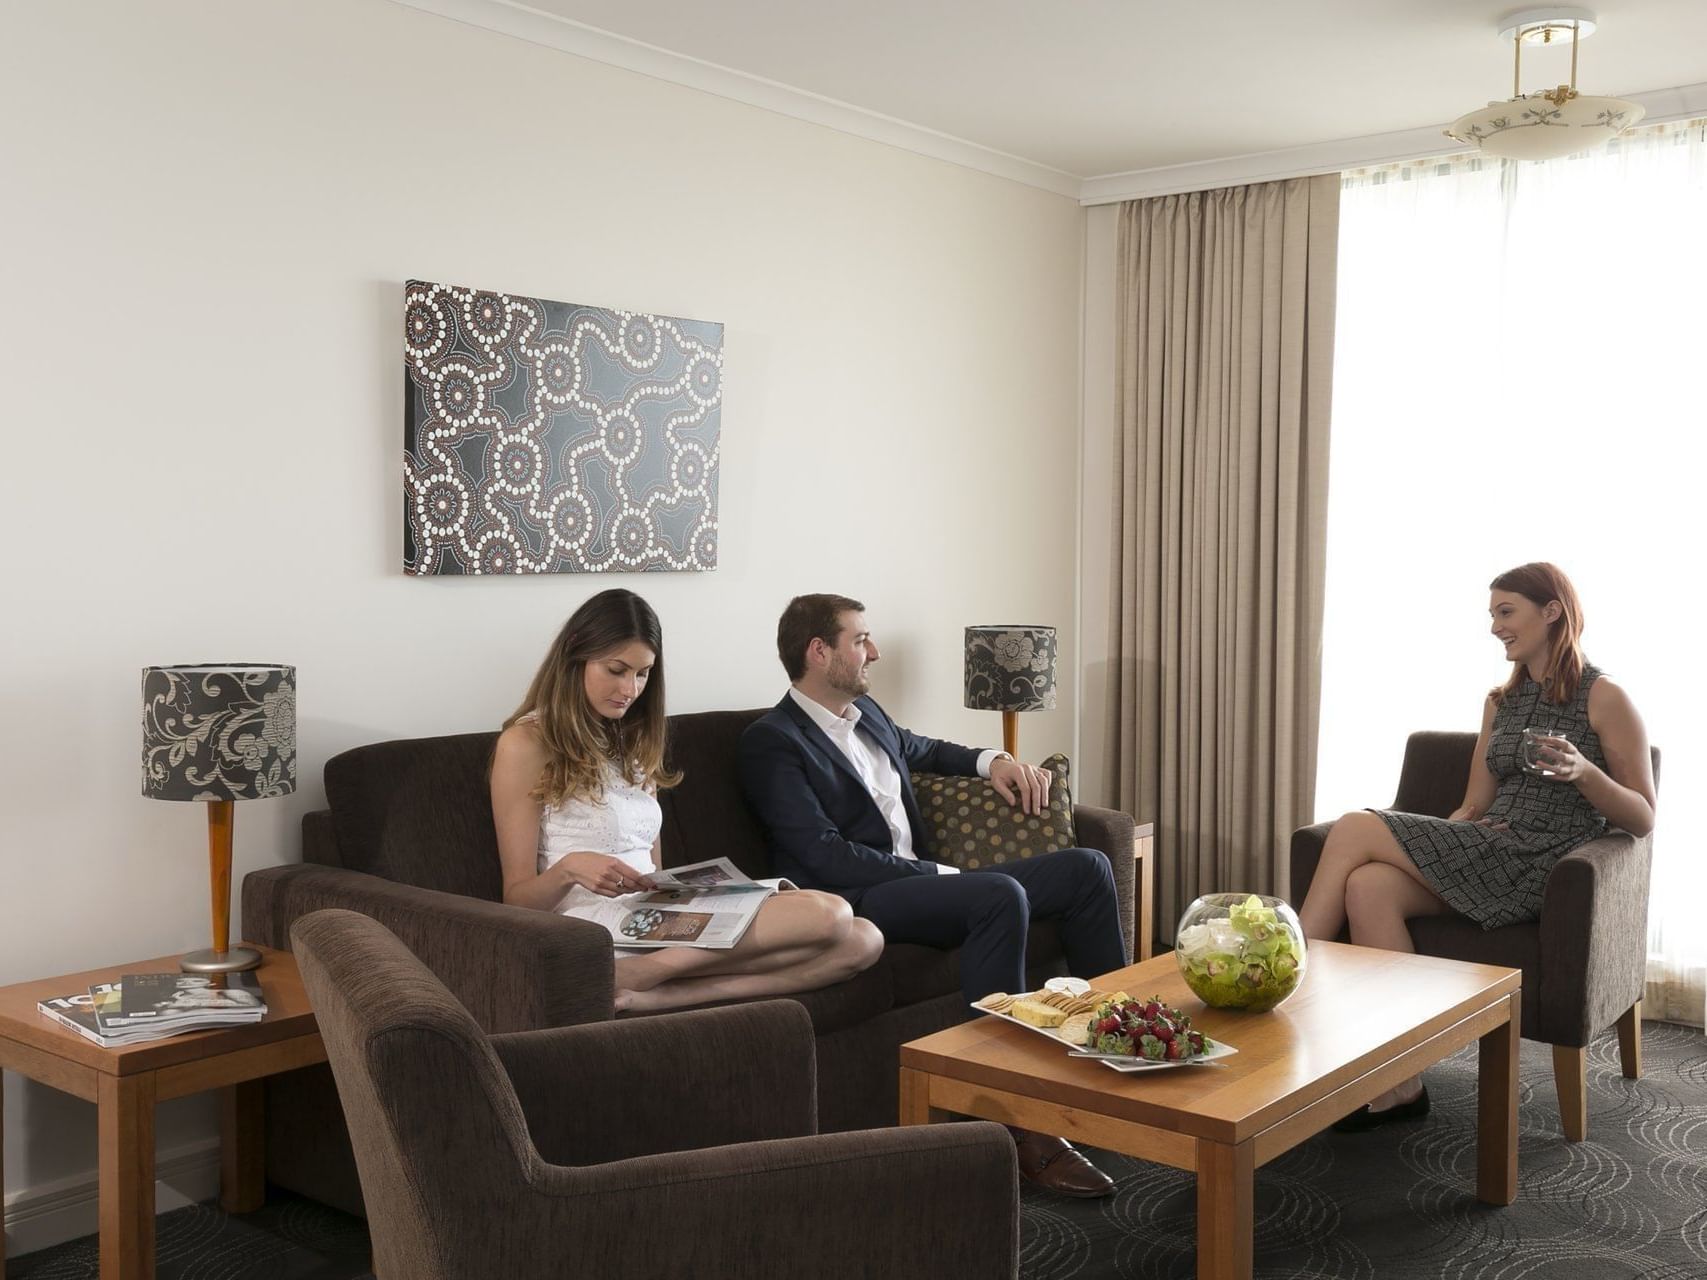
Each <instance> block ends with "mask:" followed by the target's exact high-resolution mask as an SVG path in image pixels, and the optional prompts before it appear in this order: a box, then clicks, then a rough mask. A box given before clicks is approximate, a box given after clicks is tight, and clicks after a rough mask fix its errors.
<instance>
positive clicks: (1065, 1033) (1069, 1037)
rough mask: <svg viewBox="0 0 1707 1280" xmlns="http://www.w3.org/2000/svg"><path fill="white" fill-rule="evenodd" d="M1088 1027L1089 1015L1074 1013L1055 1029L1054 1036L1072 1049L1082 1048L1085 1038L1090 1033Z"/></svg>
mask: <svg viewBox="0 0 1707 1280" xmlns="http://www.w3.org/2000/svg"><path fill="white" fill-rule="evenodd" d="M1090 1027H1091V1015H1090V1014H1088V1013H1076V1014H1074V1015H1073V1016H1072V1017H1070V1018H1068V1019H1067V1020H1066V1021H1065V1022H1063V1023H1062V1024H1061V1025H1060V1026H1058V1027H1056V1028H1055V1034H1056V1035H1058V1036H1060V1037H1061V1039H1063V1040H1065V1041H1066V1042H1067V1043H1068V1044H1070V1045H1072V1046H1073V1047H1074V1048H1083V1047H1084V1044H1085V1036H1086V1034H1087V1033H1088V1032H1089V1031H1090Z"/></svg>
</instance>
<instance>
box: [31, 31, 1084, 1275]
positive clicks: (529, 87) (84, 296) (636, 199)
mask: <svg viewBox="0 0 1707 1280" xmlns="http://www.w3.org/2000/svg"><path fill="white" fill-rule="evenodd" d="M0 131H3V132H0V183H3V184H4V199H3V202H0V235H3V237H4V240H3V243H4V250H3V253H0V260H3V261H0V271H3V272H4V276H3V278H0V377H3V382H0V385H3V387H4V398H3V399H0V406H3V408H0V412H3V413H4V431H5V441H6V444H7V452H8V455H9V456H8V458H7V460H6V464H5V465H4V467H0V510H3V511H4V531H5V535H6V543H7V545H8V547H9V548H10V551H11V555H10V557H9V560H10V562H9V564H8V565H7V569H6V573H5V577H4V586H3V587H0V591H3V598H4V600H5V618H4V625H3V626H0V688H3V690H4V716H5V726H6V732H5V734H4V736H3V737H0V788H3V791H0V857H3V859H4V862H3V867H4V870H3V880H0V983H5V982H15V981H19V980H22V979H25V978H29V977H36V976H40V975H42V974H50V973H56V972H68V971H73V970H77V969H80V968H85V967H90V966H95V965H100V964H108V963H118V962H122V961H126V960H131V959H136V958H140V957H146V956H156V955H164V954H169V953H175V952H178V951H181V950H184V949H188V948H192V947H196V946H205V945H206V942H207V930H208V924H207V908H206V903H205V899H206V895H207V886H206V878H205V877H206V867H205V860H204V856H203V853H202V849H203V845H202V840H203V834H202V833H203V826H204V823H205V820H204V816H203V813H202V812H201V811H200V810H199V809H198V808H196V807H192V806H189V805H172V804H161V803H153V802H149V801H146V800H144V799H142V798H141V797H140V795H139V794H138V791H139V784H138V755H139V732H138V722H139V708H138V696H137V686H138V676H139V669H140V668H141V667H142V666H143V665H144V664H146V663H150V662H174V661H198V660H249V661H257V660H265V661H281V662H290V663H294V664H296V666H297V668H298V676H299V682H300V703H299V706H300V714H301V721H300V726H299V737H300V743H301V756H300V765H299V768H300V785H301V789H300V790H299V791H298V793H297V794H296V795H294V796H292V797H290V798H289V799H286V800H277V801H266V802H254V803H249V804H244V805H240V806H239V808H238V817H237V874H238V877H239V878H240V877H241V875H242V873H243V872H245V871H247V870H249V869H252V868H255V867H260V866H265V865H269V864H273V863H279V862H287V861H291V860H294V859H295V858H296V857H297V856H298V837H297V825H298V822H299V820H300V817H301V815H302V814H303V812H305V811H306V810H308V809H310V808H313V807H317V806H318V805H319V804H321V802H322V794H321V788H320V771H321V765H322V764H323V762H324V761H325V759H326V758H327V756H329V755H331V754H333V753H335V752H337V751H340V750H342V749H344V748H346V747H350V746H353V745H356V744H359V743H363V742H369V741H374V740H378V739H383V738H387V737H396V736H406V735H415V734H431V733H440V732H448V731H460V730H470V729H478V728H482V727H488V726H493V725H496V724H497V722H498V721H499V719H500V718H501V717H502V716H503V715H504V714H506V713H507V712H508V711H510V710H511V708H512V706H513V704H514V703H515V701H516V699H517V698H518V697H519V696H520V694H521V692H522V690H523V688H524V686H525V684H526V681H527V678H528V676H529V675H530V674H531V672H532V669H533V667H534V665H535V663H536V662H537V661H538V659H539V656H540V654H541V652H542V651H543V649H544V646H545V644H546V642H547V640H548V639H549V638H550V636H551V635H552V633H553V632H554V631H555V629H556V628H557V626H558V625H559V624H560V622H561V620H562V619H563V618H564V616H565V615H567V614H568V612H569V611H570V610H571V609H572V608H573V607H574V606H575V605H576V603H578V602H579V601H580V600H581V599H583V598H584V597H585V596H586V595H587V594H589V593H591V592H592V591H594V590H597V589H600V588H603V587H606V586H610V585H615V584H617V583H622V584H624V585H628V586H631V587H634V588H636V589H638V590H640V591H642V592H643V593H644V594H645V595H646V596H647V597H648V598H649V599H651V601H652V602H653V603H654V605H655V606H656V607H657V608H658V611H659V613H660V614H661V615H662V618H663V621H664V625H665V633H666V637H667V642H668V649H669V663H670V688H671V694H672V702H673V709H674V710H677V711H692V710H698V709H705V708H716V707H746V706H754V705H759V704H764V703H768V702H770V701H773V700H774V699H775V698H776V697H777V696H778V695H779V693H780V690H781V687H782V683H783V682H782V675H781V669H780V667H779V666H778V665H777V663H776V660H775V657H774V653H773V652H772V648H771V645H772V636H773V634H774V624H775V618H776V614H777V611H778V609H779V608H780V606H781V605H782V603H783V602H784V601H785V600H786V599H787V598H788V596H789V595H791V594H793V593H794V592H796V591H802V590H839V591H843V592H847V593H850V594H854V595H857V596H860V597H862V598H863V599H865V600H866V602H867V603H868V605H869V606H870V616H871V618H872V620H873V623H874V625H875V629H876V632H877V635H878V637H879V640H880V642H883V643H884V644H885V649H886V657H885V659H884V661H883V663H882V664H881V665H880V667H879V668H878V671H877V673H876V682H877V690H876V691H877V693H878V695H879V696H880V697H882V698H883V699H884V700H885V701H886V703H887V704H888V705H889V706H890V707H891V709H892V710H893V711H895V712H896V713H897V714H898V715H899V716H900V717H901V718H902V719H903V720H905V721H910V722H912V723H914V724H916V725H917V726H919V727H921V728H927V729H929V730H931V731H935V732H939V733H943V734H946V735H948V736H952V737H957V738H959V739H961V740H963V741H973V742H988V741H990V740H993V739H995V738H996V735H997V723H996V717H995V716H994V715H993V714H979V713H974V712H968V711H965V710H963V709H961V708H960V705H959V703H960V697H959V679H960V658H959V655H960V629H961V627H963V626H964V625H966V624H968V623H976V622H986V621H991V620H997V621H1012V620H1017V621H1039V622H1051V623H1055V624H1056V625H1058V626H1059V627H1060V628H1061V631H1062V636H1061V638H1062V647H1063V653H1064V655H1065V656H1066V657H1067V659H1068V661H1066V662H1064V663H1063V666H1064V667H1065V668H1066V670H1064V672H1063V673H1062V674H1063V678H1062V696H1061V699H1060V705H1061V708H1062V709H1061V710H1058V711H1056V712H1052V713H1038V714H1036V715H1031V716H1027V717H1025V718H1024V720H1023V722H1022V735H1023V741H1024V744H1025V748H1026V754H1027V755H1028V756H1034V757H1035V756H1036V755H1039V754H1042V753H1044V752H1046V751H1049V750H1055V749H1064V750H1065V749H1070V747H1071V744H1072V743H1073V740H1074V736H1075V724H1074V715H1073V711H1072V708H1073V707H1074V706H1075V705H1076V686H1075V680H1074V672H1073V667H1072V661H1071V659H1072V656H1073V654H1074V640H1075V637H1074V617H1073V611H1074V601H1075V593H1074V581H1073V576H1074V575H1073V569H1072V567H1073V564H1074V559H1075V551H1076V543H1077V539H1078V537H1079V530H1078V525H1077V501H1076V498H1077V494H1076V489H1077V485H1078V475H1077V465H1076V453H1077V450H1076V433H1077V423H1076V421H1075V415H1076V404H1077V396H1078V389H1079V377H1080V369H1079V352H1078V327H1079V323H1080V304H1079V292H1080V272H1081V242H1082V231H1083V225H1084V218H1083V214H1082V213H1081V211H1080V210H1079V209H1078V207H1077V206H1076V205H1075V204H1074V203H1073V202H1072V201H1070V200H1067V199H1064V198H1061V197H1058V196H1053V195H1049V194H1046V193H1043V192H1040V191H1037V190H1035V189H1032V188H1028V187H1024V186H1020V185H1017V184H1013V183H1008V182H1004V181H1002V180H999V179H996V178H992V177H989V176H987V175H983V174H979V173H975V172H972V171H969V170H964V169H959V168H956V167H953V166H951V165H948V164H945V163H942V162H939V161H934V160H929V159H924V158H921V157H919V156H916V155H912V154H909V153H906V152H902V151H899V150H894V149H890V148H886V147H884V146H881V145H878V144H875V143H870V142H865V141H861V140H857V139H854V138H850V137H848V136H845V135H840V134H836V133H833V132H830V131H828V130H825V129H823V128H819V127H815V126H812V125H807V124H804V123H800V122H798V121H794V120H791V119H787V118H784V117H781V116H776V115H772V114H769V113H767V112H764V111H760V110H757V109H754V108H750V107H746V106H740V105H737V104H735V103H732V102H729V101H726V100H723V99H719V98H715V97H710V96H707V95H704V94H701V93H697V92H693V91H690V90H686V89H682V88H678V87H675V86H672V85H669V84H666V83H663V82H659V81H655V80H651V79H647V78H644V77H641V76H638V75H635V74H632V73H628V72H624V71H619V70H616V69H613V68H610V67H607V66H603V65H600V64H596V63H592V62H587V61H583V60H580V59H577V58H574V57H571V56H569V55H566V54H563V53H560V52H556V51H553V50H548V49H544V48H540V47H536V46H533V45H529V44H525V43H522V42H519V41H516V40H512V39H509V38H506V37H502V36H498V35H495V34H492V33H489V32H485V31H481V30H477V29H474V28H470V27H467V26H462V25H459V24H457V23H453V22H450V21H446V20H443V19H440V18H436V17H433V16H430V15H427V14H424V13H421V12H418V11H415V10H412V9H408V8H404V7H401V6H397V5H392V4H389V3H384V2H383V0H310V2H307V3H293V4H289V5H285V4H273V5H265V6H263V5H256V4H230V3H216V2H214V0H205V2H201V3H190V2H188V0H184V2H177V3H161V4H150V5H146V6H143V5H129V4H121V3H109V4H104V5H89V4H81V5H75V6H73V5H53V4H37V5H34V6H30V7H29V8H25V7H23V6H14V7H11V8H9V9H8V10H7V13H6V16H5V18H4V32H3V36H0ZM411 276H418V277H423V278H426V279H432V280H441V281H450V282H455V283H461V284H470V285H478V286H487V287H494V288H500V289H505V290H509V291H514V292H518V293H526V294H531V295H535V296H543V297H547V298H555V299H561V300H566V301H574V302H586V303H593V304H597V305H604V306H620V307H630V308H636V309H642V310H656V311H662V312H666V313H670V314H675V315H685V316H691V317H695V318H701V319H709V320H719V321H722V322H724V323H725V325H726V326H727V330H726V340H725V358H726V365H725V369H726V375H725V378H726V380H725V389H726V403H725V406H724V413H723V471H722V493H721V499H722V500H721V508H722V509H721V518H722V531H721V557H722V567H720V568H719V569H717V570H716V571H715V572H713V573H708V574H704V575H676V574H657V575H644V576H639V575H630V576H623V577H617V576H613V575H601V576H598V577H596V578H577V577H567V576H558V577H547V578H532V579H525V580H524V579H514V578H507V579H498V580H484V579H437V580H431V579H429V580H417V579H408V578H405V577H404V575H403V574H402V572H401V569H400V563H401V533H400V524H401V496H400V489H401V478H402V467H401V441H402V415H403V406H402V386H403V377H402V351H401V344H400V341H399V339H400V326H401V316H402V287H401V282H402V281H403V280H405V279H406V278H409V277H411ZM5 1090H6V1092H5V1102H6V1116H5V1152H4V1154H5V1173H6V1183H5V1186H6V1191H7V1199H8V1201H17V1202H19V1203H22V1198H27V1197H28V1196H29V1195H30V1194H31V1193H32V1189H36V1190H39V1189H40V1188H43V1187H46V1186H49V1185H52V1186H60V1185H62V1184H63V1185H81V1184H80V1182H79V1180H80V1179H86V1178H87V1176H88V1171H89V1170H91V1169H92V1168H93V1165H94V1132H93V1125H92V1121H91V1118H90V1115H89V1113H88V1109H87V1108H86V1107H85V1106H84V1105H83V1104H81V1103H73V1102H69V1101H65V1100H62V1099H57V1098H54V1097H52V1096H51V1095H49V1094H48V1093H47V1091H45V1090H42V1089H39V1088H37V1087H36V1086H33V1085H30V1086H27V1087H26V1086H24V1085H23V1082H21V1081H19V1080H18V1079H16V1078H15V1077H10V1076H8V1077H7V1079H6V1081H5ZM162 1112H163V1113H162V1117H161V1129H162V1133H161V1146H162V1149H163V1150H164V1149H175V1147H174V1144H177V1145H178V1146H181V1145H182V1144H184V1143H186V1142H188V1143H194V1142H196V1141H201V1142H205V1141H206V1139H207V1136H208V1134H209V1133H210V1132H211V1130H210V1128H209V1127H208V1120H207V1118H208V1115H209V1114H210V1113H209V1112H208V1111H207V1109H206V1107H205V1104H196V1103H190V1104H183V1105H176V1104H175V1105H174V1106H172V1107H168V1108H163V1109H162ZM65 1180H70V1181H69V1183H67V1182H65ZM16 1244H17V1241H16V1240H15V1241H14V1247H16Z"/></svg>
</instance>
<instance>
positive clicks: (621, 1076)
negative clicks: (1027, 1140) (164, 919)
mask: <svg viewBox="0 0 1707 1280" xmlns="http://www.w3.org/2000/svg"><path fill="white" fill-rule="evenodd" d="M291 937H292V940H293V941H294V943H295V944H296V945H295V952H296V955H297V959H298V962H299V963H300V965H301V967H302V977H303V982H304V984H305V985H306V987H307V989H308V993H309V997H310V999H311V1000H312V1001H313V1003H314V1010H315V1016H316V1017H317V1018H318V1020H319V1023H320V1031H321V1034H322V1036H323V1037H324V1038H325V1042H326V1053H327V1056H328V1058H329V1059H330V1060H331V1064H332V1072H333V1075H334V1076H335V1078H336V1079H337V1083H338V1094H339V1097H340V1099H341V1101H342V1103H343V1108H344V1112H345V1115H346V1117H347V1118H348V1120H349V1125H350V1133H351V1136H352V1137H353V1139H354V1142H355V1152H356V1164H357V1167H358V1169H359V1171H360V1174H361V1181H362V1192H363V1195H364V1197H365V1199H366V1202H367V1209H368V1226H369V1230H370V1231H371V1233H372V1238H373V1250H374V1271H375V1273H376V1274H377V1275H378V1276H379V1277H380V1278H381V1280H399V1278H401V1277H409V1280H463V1278H466V1280H476V1278H478V1280H484V1278H485V1277H489V1276H505V1277H534V1276H538V1277H546V1276H552V1277H562V1276H572V1275H589V1276H613V1277H620V1276H645V1277H653V1276H721V1275H729V1276H733V1275H743V1276H777V1277H783V1276H799V1275H814V1276H867V1275H881V1276H916V1277H919V1278H920V1280H927V1278H928V1280H938V1278H939V1277H941V1276H943V1275H960V1274H964V1275H978V1276H1014V1275H1016V1274H1017V1272H1018V1265H1019V1187H1018V1176H1017V1172H1016V1169H1015V1163H1014V1147H1013V1142H1012V1140H1011V1139H1010V1138H1009V1137H1008V1135H1007V1133H1006V1131H1005V1130H1003V1129H1002V1128H1001V1126H999V1125H993V1124H982V1123H979V1124H955V1125H938V1126H927V1127H918V1128H904V1129H884V1130H873V1131H866V1132H856V1133H839V1134H828V1135H817V1134H816V1133H815V1128H816V1124H817V1101H816V1098H815V1080H814V1069H813V1035H812V1024H811V1020H810V1018H809V1017H808V1016H807V1014H806V1011H805V1010H804V1009H803V1008H801V1006H800V1005H798V1004H796V1003H794V1002H792V1001H767V1002H763V1003H755V1004H746V1005H737V1006H733V1007H728V1008H719V1009H707V1010H698V1011H693V1012H687V1013H676V1014H664V1015H660V1016H658V1017H654V1018H639V1019H634V1020H631V1021H623V1022H616V1023H612V1022H600V1023H592V1024H588V1025H583V1026H574V1027H555V1028H549V1029H546V1030H540V1031H524V1032H515V1033H511V1034H503V1035H492V1036H488V1035H487V1034H486V1033H485V1032H483V1031H481V1029H480V1027H479V1026H478V1024H476V1022H475V1021H474V1019H473V1017H472V1016H471V1015H470V1014H469V1013H468V1011H467V1010H466V1009H464V1008H463V1007H462V1005H460V1004H459V1003H458V1002H457V1001H456V999H455V998H454V997H453V996H452V995H451V994H450V992H449V991H447V990H446V989H445V987H444V985H443V984H442V983H441V982H439V980H438V979H437V978H435V977H433V975H432V974H431V973H430V972H429V971H428V969H427V967H426V966H425V965H424V964H422V963H421V962H420V961H419V960H417V959H416V958H415V956H414V955H413V954H412V953H411V952H410V951H409V950H408V949H407V948H406V947H405V946H404V945H403V944H402V943H401V942H400V941H398V939H397V938H396V936H395V935H393V934H392V933H391V932H390V931H388V930H387V929H386V928H385V927H384V926H383V925H381V924H379V923H378V922H377V921H375V920H372V919H370V918H368V917H366V916H362V915H358V914H356V913H355V912H353V911H339V910H328V911H317V912H314V913H313V914H311V915H308V916H305V917H303V918H302V919H300V920H298V921H297V922H296V924H295V925H294V926H293V928H292V929H291Z"/></svg>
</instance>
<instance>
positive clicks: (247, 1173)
mask: <svg viewBox="0 0 1707 1280" xmlns="http://www.w3.org/2000/svg"><path fill="white" fill-rule="evenodd" d="M264 1088H265V1085H264V1084H263V1082H262V1081H260V1080H246V1081H244V1082H243V1083H242V1084H234V1085H230V1086H228V1087H226V1088H224V1089H221V1090H220V1098H219V1205H220V1208H222V1209H224V1210H225V1211H226V1212H227V1213H253V1212H254V1211H255V1210H256V1209H259V1208H260V1207H261V1205H262V1204H263V1203H265V1201H266V1198H267V1184H266V1172H265V1161H264V1160H263V1158H262V1154H263V1151H264V1149H265V1142H266V1125H265V1114H264V1112H263V1111H262V1098H263V1091H264Z"/></svg>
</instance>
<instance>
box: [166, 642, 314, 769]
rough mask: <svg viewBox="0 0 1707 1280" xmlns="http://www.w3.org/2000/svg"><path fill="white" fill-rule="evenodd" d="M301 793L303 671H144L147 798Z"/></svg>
mask: <svg viewBox="0 0 1707 1280" xmlns="http://www.w3.org/2000/svg"><path fill="white" fill-rule="evenodd" d="M295 790H296V668H295V667H284V666H278V665H275V664H271V663H249V662H210V663H197V664H192V665H186V666H170V667H144V668H143V669H142V794H143V795H145V796H148V797H150V798H151V799H155V800H258V799H262V798H264V797H267V796H282V795H288V794H290V793H291V792H292V791H295Z"/></svg>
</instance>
